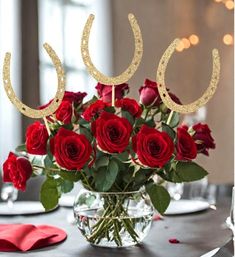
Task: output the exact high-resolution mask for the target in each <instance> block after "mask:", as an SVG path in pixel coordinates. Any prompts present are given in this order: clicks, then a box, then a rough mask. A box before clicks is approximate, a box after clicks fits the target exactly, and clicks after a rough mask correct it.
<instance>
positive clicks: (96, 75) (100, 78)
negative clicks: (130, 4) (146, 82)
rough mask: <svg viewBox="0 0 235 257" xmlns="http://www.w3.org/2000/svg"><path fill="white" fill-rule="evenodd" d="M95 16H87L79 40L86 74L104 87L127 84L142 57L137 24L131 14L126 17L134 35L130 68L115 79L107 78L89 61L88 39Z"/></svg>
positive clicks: (141, 41) (139, 32) (141, 44)
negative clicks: (104, 85) (133, 48)
mask: <svg viewBox="0 0 235 257" xmlns="http://www.w3.org/2000/svg"><path fill="white" fill-rule="evenodd" d="M94 18H95V16H94V15H93V14H90V15H89V18H88V19H87V22H86V24H85V27H84V30H83V34H82V40H81V53H82V58H83V62H84V64H85V66H86V67H87V70H88V72H89V73H90V74H91V75H92V76H93V77H94V78H95V79H96V80H97V81H99V82H101V83H103V84H106V85H118V84H122V83H124V82H127V81H128V80H129V79H130V78H131V77H132V76H133V75H134V73H135V72H136V70H137V68H138V66H139V64H140V61H141V58H142V55H143V39H142V35H141V31H140V28H139V25H138V23H137V20H136V19H135V16H134V15H133V14H131V13H130V14H129V15H128V19H129V22H130V25H131V28H132V31H133V34H134V38H135V52H134V57H133V59H132V62H131V64H130V66H129V67H128V68H127V69H126V70H125V71H124V72H123V73H122V74H120V75H119V76H116V77H108V76H105V75H104V74H103V73H101V72H100V71H98V70H97V69H96V67H95V66H94V64H93V63H92V61H91V57H90V53H89V47H88V43H89V37H90V31H91V26H92V23H93V21H94Z"/></svg>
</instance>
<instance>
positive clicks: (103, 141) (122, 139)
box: [92, 112, 132, 153]
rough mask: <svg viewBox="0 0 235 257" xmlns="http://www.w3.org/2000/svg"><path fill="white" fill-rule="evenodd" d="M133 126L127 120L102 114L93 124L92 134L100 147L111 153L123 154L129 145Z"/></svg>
mask: <svg viewBox="0 0 235 257" xmlns="http://www.w3.org/2000/svg"><path fill="white" fill-rule="evenodd" d="M131 131H132V126H131V124H130V123H129V121H128V120H127V119H126V118H120V117H118V116H117V115H115V114H112V113H108V112H102V114H101V115H100V117H99V118H98V119H97V120H96V121H94V122H93V123H92V132H93V134H94V136H95V137H96V140H97V143H98V146H99V147H100V148H101V149H102V150H103V151H106V152H109V153H121V152H123V151H124V150H125V149H126V147H127V146H128V144H129V140H130V135H131Z"/></svg>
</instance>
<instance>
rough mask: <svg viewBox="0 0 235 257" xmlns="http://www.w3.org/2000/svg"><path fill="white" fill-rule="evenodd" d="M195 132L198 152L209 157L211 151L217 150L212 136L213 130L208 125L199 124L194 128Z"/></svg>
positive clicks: (194, 138)
mask: <svg viewBox="0 0 235 257" xmlns="http://www.w3.org/2000/svg"><path fill="white" fill-rule="evenodd" d="M193 130H194V131H195V133H194V135H193V140H194V141H195V143H196V146H197V152H198V153H203V154H205V155H207V156H209V152H208V150H209V149H215V143H214V139H213V137H212V136H211V130H210V129H209V127H208V126H207V125H206V124H201V123H198V124H196V125H194V126H193Z"/></svg>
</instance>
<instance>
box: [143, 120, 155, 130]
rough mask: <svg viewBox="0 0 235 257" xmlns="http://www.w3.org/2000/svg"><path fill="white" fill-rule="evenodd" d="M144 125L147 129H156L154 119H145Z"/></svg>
mask: <svg viewBox="0 0 235 257" xmlns="http://www.w3.org/2000/svg"><path fill="white" fill-rule="evenodd" d="M145 124H146V125H147V126H149V127H152V128H155V127H156V123H155V121H154V119H152V118H150V119H147V120H146V122H145Z"/></svg>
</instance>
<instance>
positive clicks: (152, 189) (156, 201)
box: [145, 182, 171, 214]
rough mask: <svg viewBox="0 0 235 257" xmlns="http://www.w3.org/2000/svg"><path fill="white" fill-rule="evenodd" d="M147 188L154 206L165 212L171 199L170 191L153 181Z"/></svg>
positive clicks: (160, 211)
mask: <svg viewBox="0 0 235 257" xmlns="http://www.w3.org/2000/svg"><path fill="white" fill-rule="evenodd" d="M145 188H146V191H147V193H148V195H149V197H150V199H151V202H152V204H153V206H154V208H155V209H156V210H157V211H158V212H159V213H161V214H163V213H164V212H165V211H166V209H167V207H168V205H169V203H170V200H171V198H170V195H169V193H168V191H167V190H166V189H165V188H164V187H163V186H159V185H156V184H154V183H152V182H151V183H149V184H147V185H146V186H145Z"/></svg>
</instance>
